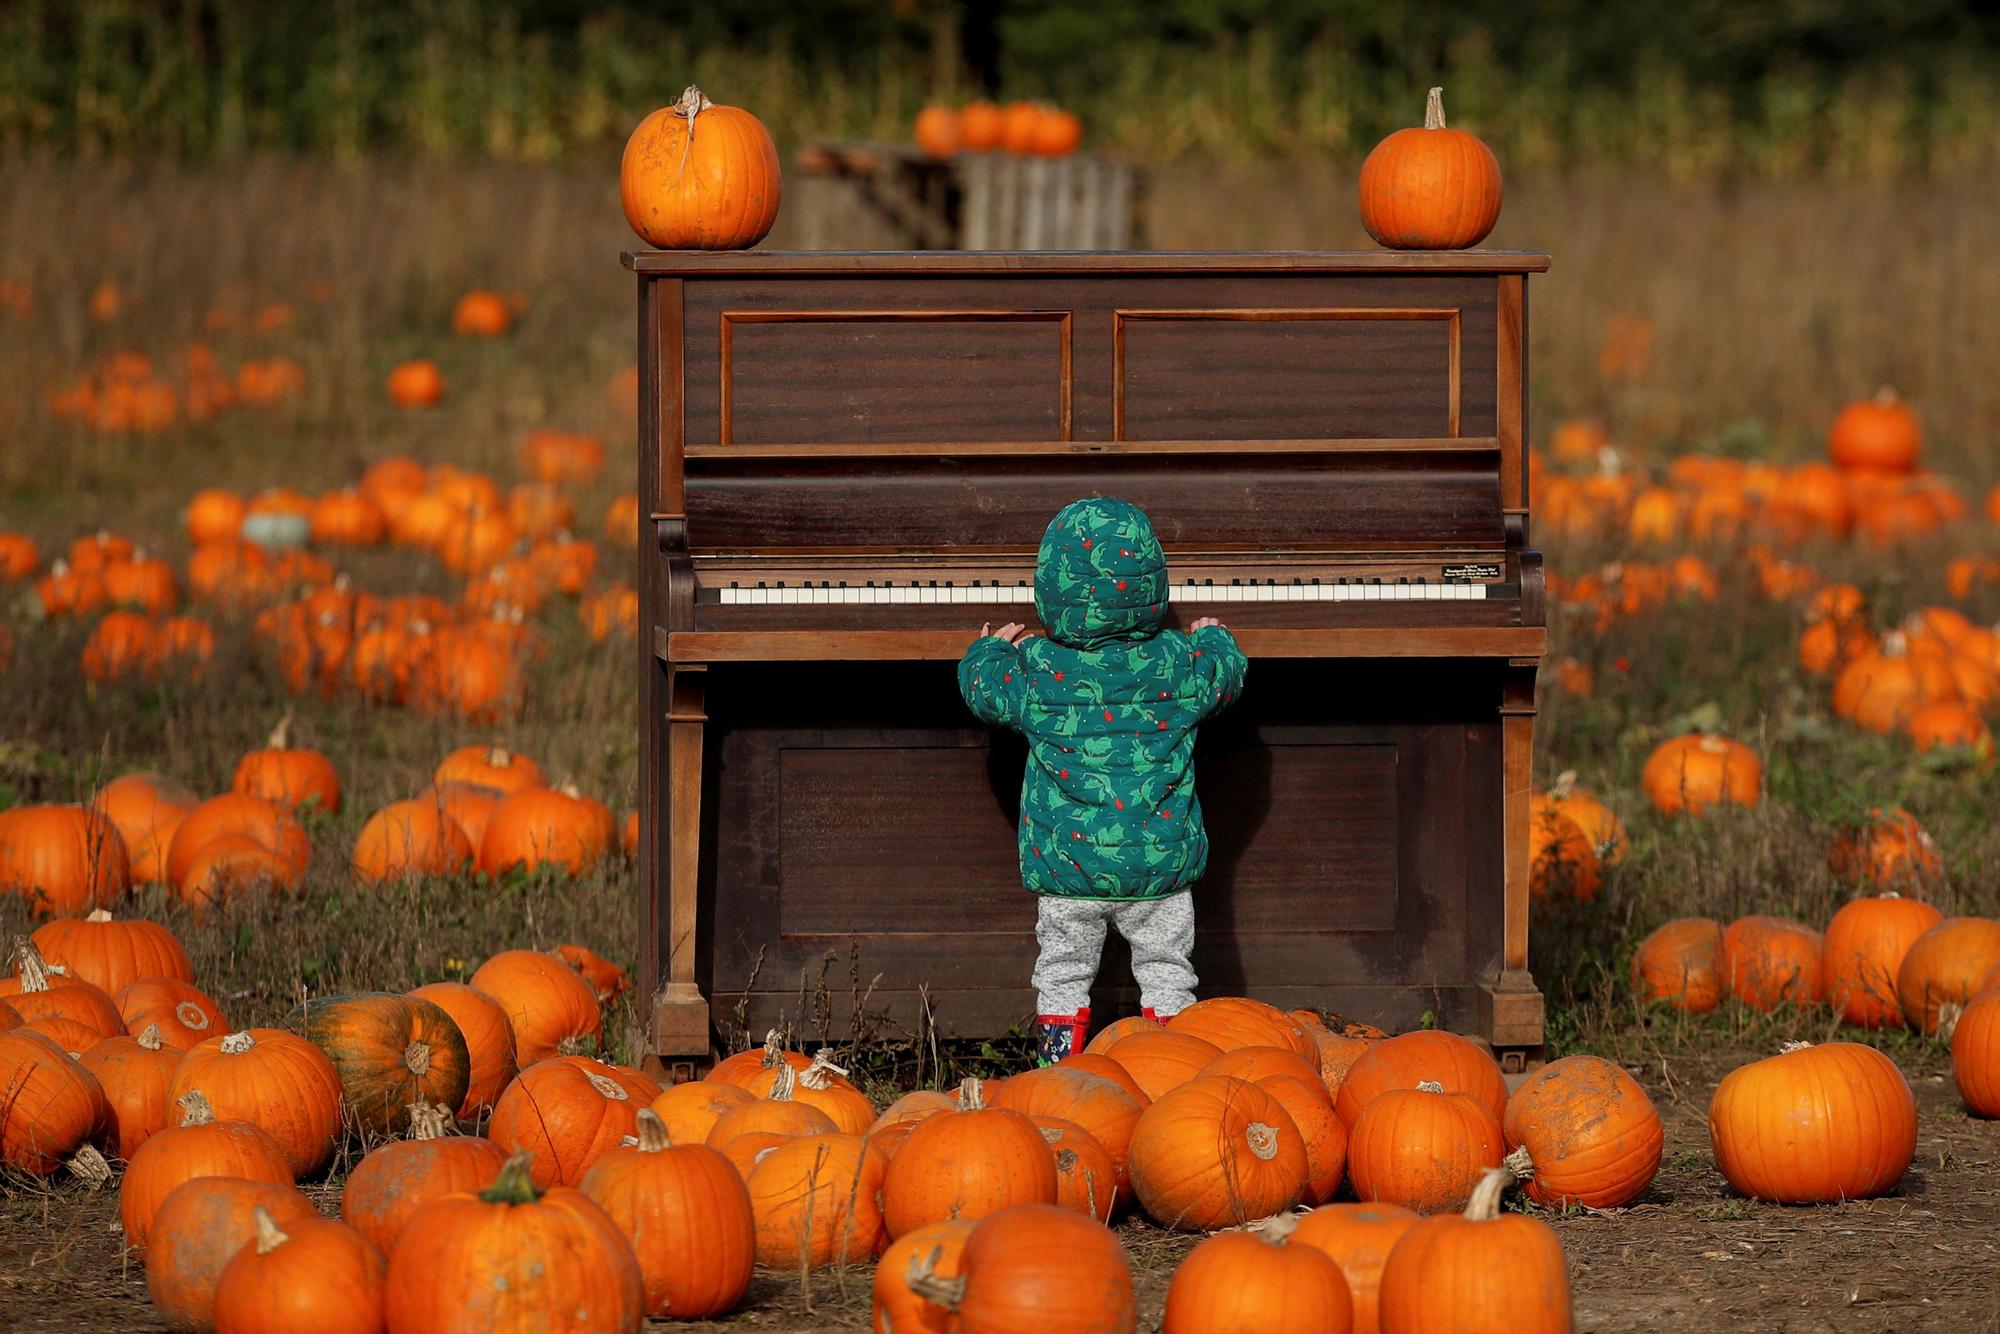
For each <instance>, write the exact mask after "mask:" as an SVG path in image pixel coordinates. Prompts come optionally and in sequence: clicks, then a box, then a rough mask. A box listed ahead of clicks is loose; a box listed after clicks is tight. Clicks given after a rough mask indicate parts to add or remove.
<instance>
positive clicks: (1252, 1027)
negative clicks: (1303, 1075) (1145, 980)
mask: <svg viewBox="0 0 2000 1334" xmlns="http://www.w3.org/2000/svg"><path fill="white" fill-rule="evenodd" d="M1167 1031H1168V1032H1169V1033H1182V1034H1186V1035H1187V1036H1189V1037H1197V1038H1200V1039H1202V1040H1203V1041H1205V1042H1211V1043H1214V1044H1215V1046H1216V1048H1217V1049H1218V1050H1220V1051H1233V1050H1235V1049H1236V1048H1238V1047H1283V1048H1285V1049H1286V1050H1287V1051H1290V1052H1293V1053H1294V1054H1296V1055H1297V1056H1299V1057H1300V1058H1301V1059H1303V1060H1308V1061H1310V1060H1316V1059H1317V1058H1318V1055H1319V1048H1318V1046H1316V1045H1315V1044H1314V1042H1313V1040H1312V1038H1311V1037H1309V1036H1308V1035H1307V1033H1306V1031H1305V1027H1304V1026H1303V1025H1301V1024H1300V1023H1299V1022H1298V1021H1297V1020H1296V1019H1293V1018H1292V1017H1291V1016H1290V1015H1288V1014H1286V1013H1285V1012H1284V1011H1283V1010H1280V1009H1278V1008H1276V1007H1275V1006H1270V1005H1266V1004H1264V1003H1263V1002H1262V1001H1254V1000H1250V999H1248V998H1247V997H1244V996H1215V997H1211V998H1210V999H1208V1000H1200V1001H1196V1002H1195V1003H1194V1004H1192V1005H1190V1006H1188V1007H1187V1008H1186V1009H1185V1010H1182V1011H1181V1012H1180V1013H1179V1014H1177V1015H1175V1016H1174V1017H1173V1018H1171V1019H1169V1020H1167Z"/></svg>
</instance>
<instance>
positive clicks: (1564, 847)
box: [1528, 798, 1604, 903]
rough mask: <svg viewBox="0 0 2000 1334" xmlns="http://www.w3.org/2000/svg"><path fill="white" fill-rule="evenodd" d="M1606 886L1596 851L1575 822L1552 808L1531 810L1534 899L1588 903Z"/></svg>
mask: <svg viewBox="0 0 2000 1334" xmlns="http://www.w3.org/2000/svg"><path fill="white" fill-rule="evenodd" d="M1536 800H1537V801H1539V800H1540V799H1539V798H1537V799H1536ZM1603 884H1604V869H1603V867H1602V865H1601V864H1600V863H1599V861H1598V858H1597V851H1596V849H1594V848H1593V847H1591V844H1590V839H1589V837H1588V836H1586V835H1585V834H1584V832H1583V830H1582V829H1581V828H1580V827H1579V826H1578V825H1577V823H1576V821H1574V820H1572V819H1570V818H1569V817H1568V816H1567V815H1564V814H1563V813H1562V812H1561V811H1558V810H1555V809H1553V808H1552V807H1548V806H1543V807H1542V808H1541V809H1539V810H1534V809H1532V808H1531V811H1530V814H1529V817H1528V888H1529V891H1530V892H1531V893H1532V894H1533V896H1534V897H1535V899H1536V900H1538V901H1544V902H1545V901H1547V900H1549V899H1557V900H1569V901H1573V902H1577V903H1588V902H1590V901H1591V900H1593V899H1595V898H1596V897H1597V891H1598V890H1599V889H1600V888H1601V887H1602V886H1603Z"/></svg>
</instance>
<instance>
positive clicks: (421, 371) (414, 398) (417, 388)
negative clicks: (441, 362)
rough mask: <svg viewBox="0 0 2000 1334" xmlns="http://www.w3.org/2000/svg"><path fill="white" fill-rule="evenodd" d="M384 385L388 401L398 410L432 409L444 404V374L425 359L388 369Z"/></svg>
mask: <svg viewBox="0 0 2000 1334" xmlns="http://www.w3.org/2000/svg"><path fill="white" fill-rule="evenodd" d="M385 385H386V387H387V388H388V391H389V401H390V402H391V403H394V404H395V405H396V406H397V407H399V408H434V407H436V406H437V405H438V404H440V403H442V402H444V372H443V371H441V370H439V369H438V364H437V363H436V362H435V361H432V360H430V359H429V358H427V357H417V358H415V359H413V360H410V361H403V362H398V363H397V364H396V365H394V366H392V367H390V368H389V378H388V380H387V381H385Z"/></svg>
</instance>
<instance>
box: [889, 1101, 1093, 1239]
mask: <svg viewBox="0 0 2000 1334" xmlns="http://www.w3.org/2000/svg"><path fill="white" fill-rule="evenodd" d="M1003 1092H1004V1089H1003ZM1056 1184H1057V1183H1056V1170H1055V1162H1054V1160H1053V1159H1052V1158H1051V1156H1050V1154H1049V1150H1048V1147H1047V1145H1046V1144H1045V1143H1044V1141H1043V1139H1042V1135H1041V1132H1040V1131H1039V1130H1037V1129H1036V1128H1035V1123H1034V1122H1033V1121H1031V1120H1030V1119H1029V1118H1028V1117H1026V1116H1024V1115H1022V1114H1021V1113H1020V1112H1016V1111H1009V1110H1007V1109H1004V1108H999V1107H992V1108H989V1107H987V1106H986V1102H985V1097H984V1093H983V1090H982V1087H981V1084H980V1081H979V1080H977V1079H968V1080H966V1081H965V1082H964V1083H963V1084H961V1085H960V1086H959V1094H958V1107H957V1108H956V1109H954V1110H953V1111H951V1112H949V1113H945V1114H941V1115H938V1116H933V1117H928V1118H926V1119H924V1120H923V1121H920V1122H918V1123H917V1126H916V1128H915V1129H914V1130H912V1131H911V1132H910V1134H909V1136H908V1138H906V1139H905V1140H904V1141H903V1145H902V1147H901V1148H899V1149H898V1150H897V1151H896V1156H895V1158H894V1159H893V1160H892V1161H891V1162H890V1163H889V1169H888V1173H887V1175H886V1177H885V1179H884V1181H883V1188H882V1216H883V1222H884V1223H885V1225H886V1226H887V1228H888V1232H889V1235H890V1236H891V1237H892V1238H893V1237H900V1236H902V1235H903V1234H904V1233H906V1232H910V1231H913V1230H915V1229H916V1228H920V1227H923V1226H924V1225H925V1224H928V1223H936V1222H941V1221H943V1220H944V1219H947V1218H983V1217H985V1216H986V1215H987V1214H990V1213H993V1212H994V1211H995V1210H998V1209H1003V1208H1005V1207H1006V1206H1008V1205H1010V1204H1027V1203H1043V1204H1049V1203H1054V1201H1055V1199H1056Z"/></svg>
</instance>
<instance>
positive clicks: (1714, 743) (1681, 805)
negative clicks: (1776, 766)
mask: <svg viewBox="0 0 2000 1334" xmlns="http://www.w3.org/2000/svg"><path fill="white" fill-rule="evenodd" d="M1639 786H1640V787H1641V788H1643V789H1644V790H1645V793H1646V796H1647V797H1648V798H1649V799H1650V800H1651V801H1652V803H1653V807H1654V809H1656V810H1658V811H1659V812H1660V813H1661V814H1662V815H1681V814H1686V815H1700V814H1701V813H1702V812H1704V811H1706V810H1708V809H1710V808H1711V807H1714V806H1722V805H1732V806H1746V807H1747V806H1755V805H1756V804H1757V803H1758V802H1759V801H1760V800H1761V799H1762V795H1763V786H1764V762H1763V761H1762V760H1760V759H1759V758H1758V757H1757V752H1756V751H1754V750H1752V749H1750V747H1748V746H1745V745H1743V744H1741V743H1739V742H1735V741H1731V740H1730V739H1729V738H1728V737H1723V736H1709V735H1702V734H1699V733H1689V734H1688V735H1686V736H1678V737H1674V738H1672V739H1670V740H1667V741H1662V742H1661V743H1660V744H1659V745H1658V746H1657V747H1656V748H1655V749H1654V751H1653V753H1652V754H1651V755H1650V756H1649V757H1647V760H1646V767H1645V769H1644V770H1643V771H1642V772H1641V773H1640V776H1639Z"/></svg>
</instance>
